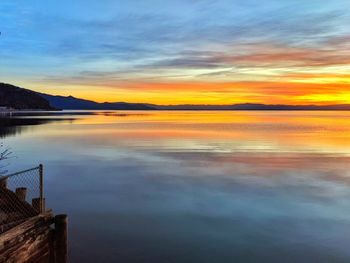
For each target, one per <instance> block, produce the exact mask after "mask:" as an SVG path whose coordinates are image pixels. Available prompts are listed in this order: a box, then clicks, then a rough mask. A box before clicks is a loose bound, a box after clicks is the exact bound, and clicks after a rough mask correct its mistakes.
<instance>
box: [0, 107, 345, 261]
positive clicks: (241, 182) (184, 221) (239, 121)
mask: <svg viewBox="0 0 350 263" xmlns="http://www.w3.org/2000/svg"><path fill="white" fill-rule="evenodd" d="M0 122H1V125H0V126H1V127H2V128H0V136H1V137H2V138H3V141H4V142H5V143H6V144H7V145H9V146H11V148H12V150H13V151H14V152H15V155H16V156H17V158H16V159H12V160H11V166H10V167H9V168H10V170H11V171H15V170H20V169H24V168H28V167H32V166H35V165H37V164H38V163H43V164H44V165H45V186H46V189H45V190H46V198H47V205H48V206H49V207H50V208H52V209H54V211H55V213H61V212H64V213H68V215H69V219H70V222H69V223H70V224H69V227H70V228H69V238H70V248H69V251H70V258H71V262H133V263H134V262H143V263H158V262H164V263H170V262H179V263H187V262H191V263H212V262H219V263H221V262H350V249H349V244H350V112H113V111H110V112H94V113H93V114H81V113H78V112H65V113H64V114H58V115H48V114H46V113H43V114H41V115H37V114H36V115H33V116H30V115H27V116H19V117H16V118H14V119H10V120H5V119H0Z"/></svg>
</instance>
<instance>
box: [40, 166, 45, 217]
mask: <svg viewBox="0 0 350 263" xmlns="http://www.w3.org/2000/svg"><path fill="white" fill-rule="evenodd" d="M39 177H40V179H39V180H40V196H39V197H40V213H43V212H44V210H45V204H44V169H43V165H42V164H40V165H39Z"/></svg>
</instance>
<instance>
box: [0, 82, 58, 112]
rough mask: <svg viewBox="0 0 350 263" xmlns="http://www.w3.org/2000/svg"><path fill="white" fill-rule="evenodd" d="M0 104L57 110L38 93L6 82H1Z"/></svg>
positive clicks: (22, 108)
mask: <svg viewBox="0 0 350 263" xmlns="http://www.w3.org/2000/svg"><path fill="white" fill-rule="evenodd" d="M0 106H1V107H7V108H13V109H17V110H28V109H30V110H55V108H54V107H52V106H50V103H49V102H48V101H47V100H46V99H44V98H43V97H41V96H40V95H39V94H38V93H36V92H34V91H31V90H28V89H23V88H19V87H16V86H13V85H10V84H6V83H0Z"/></svg>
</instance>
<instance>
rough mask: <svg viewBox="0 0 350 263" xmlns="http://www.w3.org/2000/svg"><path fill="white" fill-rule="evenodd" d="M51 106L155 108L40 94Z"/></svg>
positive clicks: (66, 108) (116, 108)
mask: <svg viewBox="0 0 350 263" xmlns="http://www.w3.org/2000/svg"><path fill="white" fill-rule="evenodd" d="M40 96H42V97H43V98H44V99H46V100H47V101H48V102H49V103H50V105H51V106H53V107H55V108H60V109H65V110H155V108H154V107H152V106H150V105H147V104H142V103H126V102H103V103H98V102H95V101H91V100H84V99H79V98H75V97H73V96H67V97H66V96H54V95H49V94H40Z"/></svg>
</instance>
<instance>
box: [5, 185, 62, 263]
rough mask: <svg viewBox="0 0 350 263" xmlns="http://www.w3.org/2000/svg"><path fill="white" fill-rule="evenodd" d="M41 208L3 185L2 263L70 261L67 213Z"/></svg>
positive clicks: (18, 190)
mask: <svg viewBox="0 0 350 263" xmlns="http://www.w3.org/2000/svg"><path fill="white" fill-rule="evenodd" d="M22 190H23V189H22ZM40 207H42V200H41V202H40V201H39V202H37V200H36V199H33V203H32V205H31V204H29V203H27V202H26V201H25V196H24V198H23V192H22V191H21V189H16V191H15V192H13V191H11V190H9V189H7V188H6V184H3V185H1V184H0V263H5V262H6V263H12V262H13V263H66V262H67V216H66V215H58V216H54V215H53V213H52V212H51V211H46V212H42V211H41V210H40Z"/></svg>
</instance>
